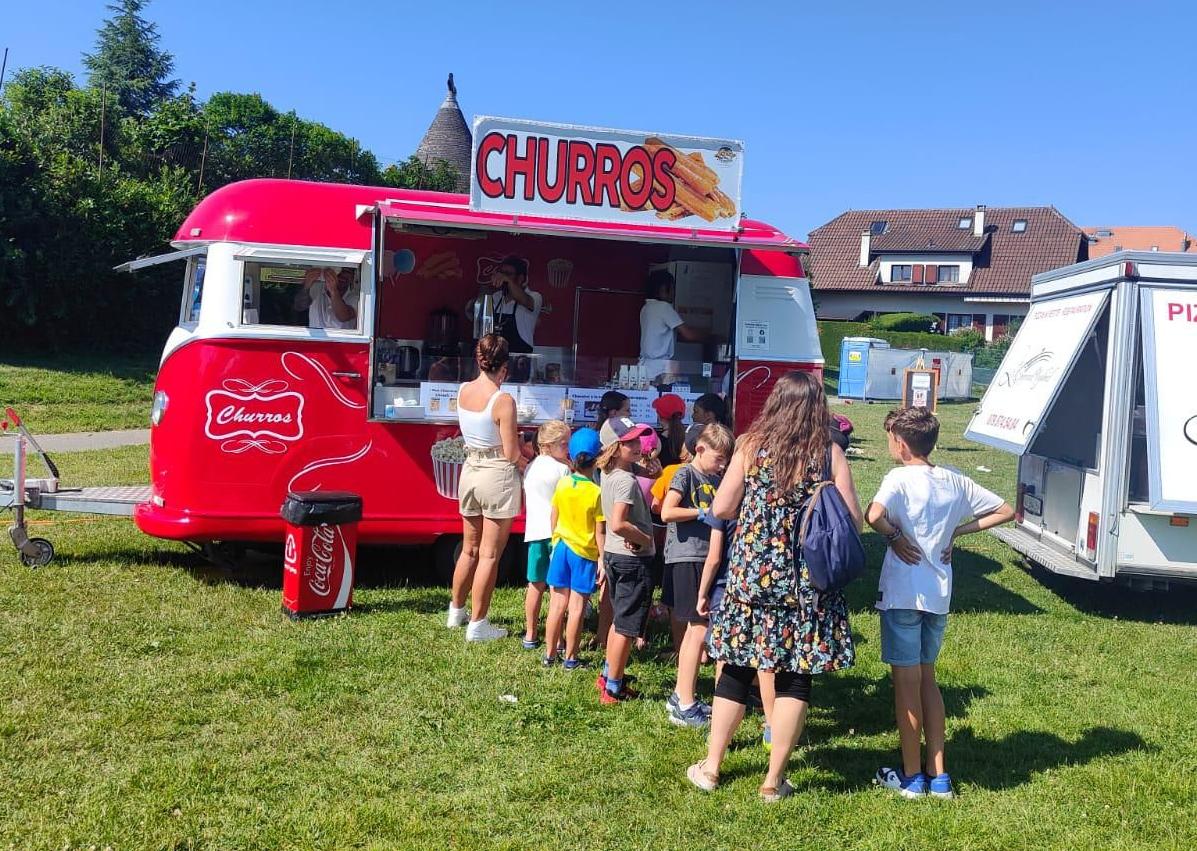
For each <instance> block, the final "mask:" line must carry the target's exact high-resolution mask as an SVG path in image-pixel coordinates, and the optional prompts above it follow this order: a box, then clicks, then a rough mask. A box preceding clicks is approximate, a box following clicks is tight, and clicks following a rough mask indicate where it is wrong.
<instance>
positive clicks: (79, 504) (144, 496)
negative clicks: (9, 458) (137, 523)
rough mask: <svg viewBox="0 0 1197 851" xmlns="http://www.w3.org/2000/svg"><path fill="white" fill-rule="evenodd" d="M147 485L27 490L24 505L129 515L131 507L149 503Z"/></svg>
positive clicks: (88, 512) (47, 509) (122, 515)
mask: <svg viewBox="0 0 1197 851" xmlns="http://www.w3.org/2000/svg"><path fill="white" fill-rule="evenodd" d="M149 500H150V486H149V485H108V486H105V487H97V488H68V489H65V490H59V491H56V492H55V493H42V492H41V491H31V492H30V493H29V495H28V503H27V504H28V506H29V507H30V508H37V509H41V510H42V511H78V512H81V513H84V514H112V515H116V516H120V517H132V516H133V508H134V507H135V506H136V505H137V504H138V503H141V502H149Z"/></svg>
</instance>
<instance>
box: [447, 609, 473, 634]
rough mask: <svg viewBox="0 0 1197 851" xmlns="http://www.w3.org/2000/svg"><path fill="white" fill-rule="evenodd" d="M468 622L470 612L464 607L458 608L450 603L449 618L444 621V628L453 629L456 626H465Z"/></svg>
mask: <svg viewBox="0 0 1197 851" xmlns="http://www.w3.org/2000/svg"><path fill="white" fill-rule="evenodd" d="M469 622H470V612H469V610H468V609H466V607H465V606H462V607H460V608H458V607H457V606H455V605H453V604H452V603H450V604H449V618H448V620H446V621H445V626H447V627H449V629H453V628H454V627H457V626H465V625H466V624H467V623H469Z"/></svg>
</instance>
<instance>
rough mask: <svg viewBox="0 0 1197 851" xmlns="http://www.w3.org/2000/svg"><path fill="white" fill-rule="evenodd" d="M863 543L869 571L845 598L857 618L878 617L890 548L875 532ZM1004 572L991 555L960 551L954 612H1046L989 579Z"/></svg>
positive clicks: (956, 563)
mask: <svg viewBox="0 0 1197 851" xmlns="http://www.w3.org/2000/svg"><path fill="white" fill-rule="evenodd" d="M862 540H863V541H864V547H865V560H866V563H867V564H868V565H869V568H868V570H866V572H865V574H864V575H863V576H862V577H861V578H860V579H858V580H857V581H856V582H853V583H852V585H851V586H849V587H848V589H847V591H846V592H845V595H844V596H845V598H846V599H847V602H848V608H849V610H850V611H851V612H852V614H853V616H854V617H868V616H870V615H873V616H875V605H876V602H877V586H878V581H879V579H880V577H881V563H882V561H883V559H884V558H885V549H886V548H885V543H884V541H882V539H881V537H880V536H879V535H877V534H876V533H874V532H867V533H865V535H864V536H863V538H862ZM1001 569H1002V564H1001V562H998V561H995V560H994V559H992V558H990V557H989V556H986V555H983V554H981V553H977V552H971V551H969V550H965V549H958V550H957V551H956V552H955V554H954V555H953V556H952V611H953V612H999V613H1003V614H1012V615H1034V614H1041V613H1042V612H1043V609H1041V608H1040V607H1039V606H1036V605H1035V604H1034V603H1032V602H1030V601H1029V600H1027V599H1026V598H1025V597H1023V596H1022V595H1021V594H1016V593H1014V592H1013V591H1011V590H1010V589H1008V588H1005V587H1004V586H1002V585H999V584H998V583H996V582H994V581H993V580H992V579H990V578H989V576H990V575H992V574H995V573H998V572H1000V571H1001Z"/></svg>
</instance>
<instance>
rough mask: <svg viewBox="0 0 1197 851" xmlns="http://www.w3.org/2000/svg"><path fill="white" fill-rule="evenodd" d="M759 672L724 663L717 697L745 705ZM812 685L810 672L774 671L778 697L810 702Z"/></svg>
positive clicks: (716, 684) (717, 688)
mask: <svg viewBox="0 0 1197 851" xmlns="http://www.w3.org/2000/svg"><path fill="white" fill-rule="evenodd" d="M757 673H758V671H757V669H756V668H748V667H745V666H743V665H724V666H723V672H722V673H721V674H720V675H719V682H717V683H715V697H722V698H723V699H724V700H731V701H734V702H735V703H739V704H740V705H744V704H745V703H747V702H748V692H749V691H750V690H751V689H752V680H753V678H754V677H755V676H756V675H757ZM766 673H767V672H766ZM810 687H811V676H810V674H800V673H796V672H794V671H775V672H774V673H773V690H774V692H775V693H776V695H777V697H789V698H793V699H794V700H804V701H806V702H807V703H810Z"/></svg>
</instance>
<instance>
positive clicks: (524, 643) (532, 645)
mask: <svg viewBox="0 0 1197 851" xmlns="http://www.w3.org/2000/svg"><path fill="white" fill-rule="evenodd" d="M520 646H521V647H523V648H524V649H525V650H535V649H536V648H537V647H539V646H540V639H539V638H534V639H532V640H531V641H529V640H528V639H526V638H521V639H520Z"/></svg>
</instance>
